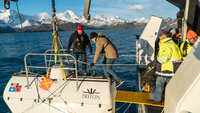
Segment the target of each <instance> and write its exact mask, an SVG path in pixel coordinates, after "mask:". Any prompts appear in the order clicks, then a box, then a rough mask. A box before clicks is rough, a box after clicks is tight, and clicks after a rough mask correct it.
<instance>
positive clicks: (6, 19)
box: [0, 10, 148, 28]
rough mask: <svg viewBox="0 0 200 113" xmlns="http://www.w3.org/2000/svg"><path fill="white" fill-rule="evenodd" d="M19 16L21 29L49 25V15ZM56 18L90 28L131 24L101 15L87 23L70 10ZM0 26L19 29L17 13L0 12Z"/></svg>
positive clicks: (139, 20)
mask: <svg viewBox="0 0 200 113" xmlns="http://www.w3.org/2000/svg"><path fill="white" fill-rule="evenodd" d="M20 16H21V22H22V25H23V27H28V26H32V25H44V24H51V18H52V16H51V14H49V13H46V12H43V13H39V14H37V15H35V16H30V15H25V14H20ZM56 16H57V19H58V20H59V22H60V23H61V24H63V23H69V22H71V23H81V24H83V25H87V26H90V27H101V26H110V25H117V24H123V23H130V22H132V21H130V20H124V19H121V18H120V17H118V16H110V17H104V16H103V15H96V16H95V17H93V18H91V20H90V22H89V23H88V22H87V20H85V19H84V17H83V16H78V15H76V14H75V13H74V12H72V11H70V10H66V11H65V12H64V13H57V14H56ZM133 21H134V22H138V23H141V22H142V23H146V22H148V20H147V19H145V18H137V19H134V20H133ZM0 26H1V27H3V26H9V27H12V28H20V27H21V25H20V19H19V15H18V13H17V12H16V11H15V10H0Z"/></svg>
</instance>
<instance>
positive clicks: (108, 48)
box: [90, 32, 124, 87]
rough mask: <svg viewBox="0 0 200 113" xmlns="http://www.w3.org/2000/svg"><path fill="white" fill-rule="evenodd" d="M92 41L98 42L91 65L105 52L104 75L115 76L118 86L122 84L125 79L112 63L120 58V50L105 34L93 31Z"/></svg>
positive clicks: (103, 60)
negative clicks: (113, 67)
mask: <svg viewBox="0 0 200 113" xmlns="http://www.w3.org/2000/svg"><path fill="white" fill-rule="evenodd" d="M90 37H91V39H92V41H93V42H94V43H95V44H96V51H95V55H94V60H93V62H92V63H91V64H90V66H91V67H92V66H94V65H95V64H96V62H97V60H98V59H99V57H100V55H102V54H105V56H104V57H103V59H102V64H105V65H103V70H104V75H105V76H107V77H110V76H113V77H114V79H115V81H116V87H118V86H120V85H121V84H122V83H123V82H124V81H123V80H122V79H121V78H120V77H119V76H118V75H117V74H116V72H115V71H113V69H112V64H114V61H115V60H116V59H117V58H118V52H117V48H116V47H115V45H114V44H113V43H112V42H111V41H110V40H109V39H108V38H107V37H106V36H104V35H103V34H101V33H99V34H98V35H97V33H95V32H92V33H91V34H90Z"/></svg>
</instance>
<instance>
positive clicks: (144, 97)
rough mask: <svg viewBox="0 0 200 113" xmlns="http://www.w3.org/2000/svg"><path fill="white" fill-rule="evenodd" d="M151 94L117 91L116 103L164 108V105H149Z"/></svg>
mask: <svg viewBox="0 0 200 113" xmlns="http://www.w3.org/2000/svg"><path fill="white" fill-rule="evenodd" d="M148 99H149V93H144V92H132V91H119V90H118V91H117V94H116V96H115V101H116V102H125V103H134V104H144V105H150V106H157V107H164V105H163V104H151V103H148V102H147V101H148Z"/></svg>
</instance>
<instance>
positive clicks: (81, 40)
mask: <svg viewBox="0 0 200 113" xmlns="http://www.w3.org/2000/svg"><path fill="white" fill-rule="evenodd" d="M72 44H73V53H74V57H75V58H76V60H78V59H79V56H81V61H82V62H86V45H87V46H88V47H89V49H90V53H91V54H92V46H91V44H90V40H89V38H88V36H87V34H86V33H85V32H84V31H83V26H82V25H78V27H77V30H76V31H75V32H74V33H72V35H71V36H70V38H69V41H68V46H67V52H68V53H70V48H71V45H72ZM77 66H78V65H77ZM86 70H87V66H86V64H82V71H83V74H84V75H87V71H86Z"/></svg>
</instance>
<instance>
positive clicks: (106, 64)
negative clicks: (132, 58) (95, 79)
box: [77, 60, 146, 66]
mask: <svg viewBox="0 0 200 113" xmlns="http://www.w3.org/2000/svg"><path fill="white" fill-rule="evenodd" d="M77 62H80V63H82V64H86V65H90V64H89V63H87V62H83V61H80V60H77ZM95 65H97V66H99V65H125V66H126V65H127V66H128V65H133V66H134V65H144V66H146V64H95Z"/></svg>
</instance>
